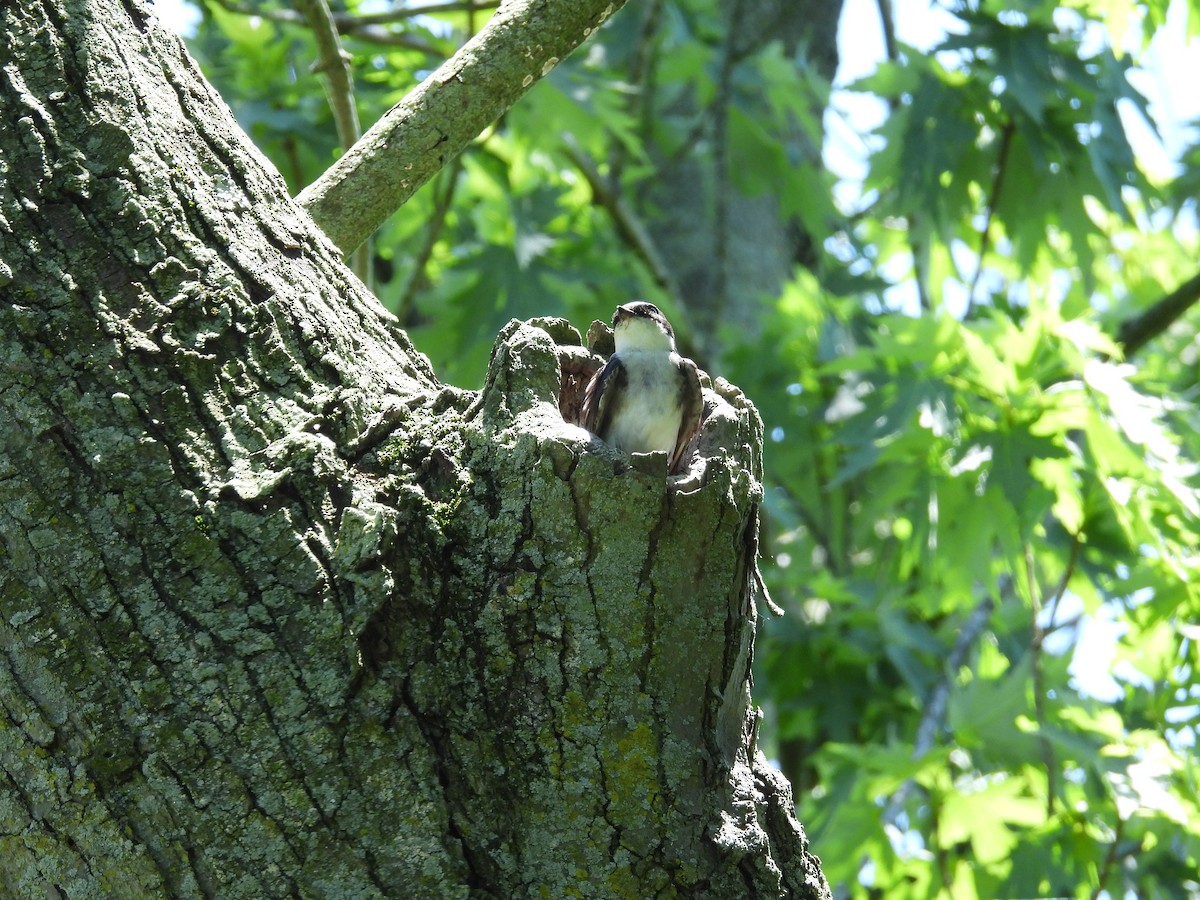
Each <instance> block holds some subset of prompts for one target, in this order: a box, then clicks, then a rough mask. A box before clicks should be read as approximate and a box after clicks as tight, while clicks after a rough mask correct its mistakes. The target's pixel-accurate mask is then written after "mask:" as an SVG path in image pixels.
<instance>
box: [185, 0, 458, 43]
mask: <svg viewBox="0 0 1200 900" xmlns="http://www.w3.org/2000/svg"><path fill="white" fill-rule="evenodd" d="M206 2H208V3H211V4H216V5H217V6H219V7H220V8H221V9H224V10H225V11H227V12H231V13H237V14H238V15H242V16H257V17H259V18H260V19H266V20H267V21H269V22H277V23H279V24H281V25H304V24H305V23H306V20H305V17H304V15H303V14H301V13H298V12H296V11H295V10H292V9H271V8H269V7H261V6H258V5H256V4H253V3H244V2H239V0H206ZM454 5H458V4H454ZM441 11H447V10H441ZM367 18H369V17H367V16H352V15H347V14H346V13H333V21H334V24H335V25H336V26H337V30H338V33H339V34H344V35H353V36H354V37H356V38H358V39H359V40H361V41H367V42H368V43H373V44H386V45H388V46H392V47H403V48H405V49H408V50H416V51H419V52H421V53H427V54H430V55H433V56H442V55H444V54H443V52H442V51H441V50H440V49H439V48H437V47H435V46H434V45H432V44H430V43H429V42H428V41H425V40H421V39H420V38H415V37H412V36H411V35H408V34H405V33H404V32H399V31H393V30H392V29H390V28H386V27H384V26H383V25H379V24H373V23H371V22H368V21H366V19H367ZM372 18H373V17H372ZM400 18H406V17H405V16H393V20H399V19H400Z"/></svg>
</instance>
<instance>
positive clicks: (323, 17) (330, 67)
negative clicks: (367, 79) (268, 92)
mask: <svg viewBox="0 0 1200 900" xmlns="http://www.w3.org/2000/svg"><path fill="white" fill-rule="evenodd" d="M297 6H299V7H300V10H301V11H302V12H303V13H304V16H305V18H307V19H308V25H309V28H310V29H311V30H312V33H313V38H314V39H315V40H316V42H317V54H318V56H317V62H316V63H315V64H314V65H313V67H312V69H313V71H314V72H321V73H323V74H324V75H325V96H326V97H327V98H328V99H329V108H330V110H332V111H333V121H334V123H335V125H336V126H337V133H338V140H339V141H340V142H341V145H342V146H343V147H344V148H346V149H349V148H351V147H353V146H354V144H355V142H356V141H357V140H358V138H359V135H360V134H361V133H362V131H361V129H360V128H359V124H358V109H357V108H356V107H355V105H354V79H353V77H352V76H351V74H350V55H349V54H348V53H347V52H346V51H345V50H343V49H342V42H341V39H340V38H339V37H338V30H337V25H336V23H335V22H334V18H333V13H332V12H330V10H329V4H328V3H327V2H326V0H297ZM350 263H351V264H350V267H351V268H352V269H353V270H354V274H355V275H357V276H358V277H359V280H361V281H362V282H363V283H364V284H368V283H369V282H370V277H371V249H370V244H369V243H364V244H363V245H362V246H360V247H359V248H358V249H356V250H355V251H354V253H353V254H352V256H351V261H350Z"/></svg>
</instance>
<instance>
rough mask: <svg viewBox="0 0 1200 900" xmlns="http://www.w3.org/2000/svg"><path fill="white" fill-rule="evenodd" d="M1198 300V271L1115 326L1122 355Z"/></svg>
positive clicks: (1130, 353)
mask: <svg viewBox="0 0 1200 900" xmlns="http://www.w3.org/2000/svg"><path fill="white" fill-rule="evenodd" d="M1198 300H1200V274H1197V275H1193V276H1192V277H1191V279H1189V280H1188V281H1185V282H1184V283H1183V284H1181V285H1180V286H1179V287H1178V288H1176V289H1175V290H1174V291H1172V292H1171V293H1170V294H1167V296H1165V297H1163V298H1162V299H1161V300H1159V301H1158V302H1157V303H1155V304H1154V305H1153V306H1151V307H1150V308H1149V309H1147V310H1145V311H1143V312H1141V313H1139V314H1138V315H1136V316H1134V317H1133V318H1132V319H1126V320H1125V321H1124V322H1122V323H1121V327H1120V328H1119V329H1117V343H1119V344H1120V345H1121V346H1122V347H1124V348H1125V355H1126V356H1127V357H1128V356H1133V354H1135V353H1137V352H1138V351H1139V350H1141V349H1142V347H1144V346H1145V345H1146V344H1147V343H1149V342H1150V341H1152V340H1153V339H1154V338H1156V337H1158V336H1159V335H1160V334H1162V333H1163V332H1164V331H1166V330H1167V329H1168V328H1170V327H1171V326H1172V325H1173V324H1174V323H1175V322H1176V321H1177V320H1178V319H1179V318H1180V317H1181V316H1183V314H1184V313H1186V312H1187V311H1188V310H1189V309H1191V308H1192V306H1193V305H1194V304H1195V303H1196V302H1197V301H1198Z"/></svg>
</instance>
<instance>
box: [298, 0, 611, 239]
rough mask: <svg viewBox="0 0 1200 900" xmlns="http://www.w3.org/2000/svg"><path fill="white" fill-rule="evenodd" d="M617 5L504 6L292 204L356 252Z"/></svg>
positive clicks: (600, 1) (601, 0)
mask: <svg viewBox="0 0 1200 900" xmlns="http://www.w3.org/2000/svg"><path fill="white" fill-rule="evenodd" d="M623 3H624V0H613V2H608V0H586V2H574V3H557V2H551V0H516V2H512V3H508V4H506V5H505V6H504V7H503V8H501V9H500V10H499V11H498V12H497V13H496V15H494V16H493V17H492V19H491V20H490V21H489V22H488V23H487V25H486V26H484V28H483V30H482V31H480V32H479V34H477V35H476V36H475V37H474V38H472V39H471V40H470V41H468V42H467V43H466V44H465V45H464V46H463V47H462V49H460V50H459V51H458V52H457V53H455V54H454V56H453V57H451V58H450V59H449V60H448V61H447V62H445V63H443V64H442V66H441V67H439V68H438V70H437V71H436V72H434V73H433V74H432V75H431V76H429V77H428V78H426V79H425V81H424V82H422V83H421V84H420V85H419V86H418V87H417V88H415V89H414V90H413V91H411V92H410V93H409V95H408V96H407V97H405V98H404V100H402V101H401V102H400V103H399V104H397V105H396V106H395V107H393V108H392V109H391V110H389V111H388V113H387V114H386V115H384V117H383V118H382V119H380V120H379V121H378V122H376V123H375V125H374V126H372V127H371V129H370V130H368V131H367V133H366V134H365V135H363V137H362V139H361V140H360V141H359V142H358V143H357V144H355V145H354V146H353V147H351V148H350V150H349V151H348V152H347V153H346V154H345V155H343V156H342V157H341V158H340V159H339V160H338V161H337V162H336V163H334V164H333V166H331V167H330V168H329V169H328V170H327V171H326V172H325V174H323V175H322V176H321V177H320V178H318V179H317V180H316V181H315V182H314V183H313V184H311V185H309V186H308V187H307V188H305V189H304V190H303V191H302V192H301V193H300V196H299V197H298V198H297V200H298V201H299V203H300V204H301V205H302V206H304V207H305V208H306V209H307V210H308V212H309V213H310V214H311V215H312V217H313V219H314V220H315V221H316V222H317V224H318V225H319V226H321V229H322V230H323V231H324V232H325V234H326V235H328V236H329V238H330V239H331V240H332V241H333V242H334V243H335V244H337V245H338V246H339V247H341V248H342V250H343V251H348V250H352V249H353V248H355V247H357V246H358V245H359V244H361V243H362V242H363V241H364V240H365V239H366V238H367V236H368V235H369V234H370V233H371V232H373V231H374V230H375V229H376V228H378V227H379V225H380V224H382V223H383V221H384V220H385V219H387V217H388V216H390V215H391V214H392V213H393V212H395V211H396V210H397V209H398V208H399V207H400V206H402V205H403V204H404V202H405V201H406V200H408V198H409V197H411V196H412V195H413V193H414V192H416V190H417V189H418V188H419V187H421V185H423V184H424V183H425V182H426V181H428V180H429V179H430V178H431V177H432V176H433V174H434V173H435V172H437V171H438V170H439V169H441V168H442V166H443V165H445V163H446V161H447V160H448V159H450V158H451V157H454V156H456V155H458V154H459V153H460V152H462V151H463V150H464V149H465V148H466V147H467V146H468V145H469V144H470V143H471V141H472V140H474V138H475V137H476V136H477V135H478V134H479V132H480V131H482V130H483V129H484V128H485V127H486V126H487V125H488V124H489V123H491V122H493V121H495V120H496V118H498V117H499V116H500V115H501V114H502V113H503V112H504V111H505V110H506V109H508V108H509V107H511V106H512V105H513V104H514V103H515V102H516V101H517V99H518V98H520V97H521V95H523V94H524V93H525V92H526V91H527V90H529V88H530V87H531V86H532V85H533V84H534V82H536V81H537V80H538V79H540V78H542V77H544V76H546V75H548V74H549V73H550V71H551V70H552V69H553V68H554V66H555V65H557V64H558V61H559V60H560V59H562V58H563V57H565V56H566V55H567V54H569V53H570V52H571V51H572V50H574V49H575V48H576V47H577V46H579V44H581V43H582V42H583V41H584V40H585V39H586V38H587V37H588V36H589V35H591V33H592V32H593V31H595V30H596V29H597V28H598V27H599V26H600V25H601V24H603V23H604V21H605V20H606V19H607V18H608V17H609V16H610V15H611V14H612V13H613V12H615V11H616V10H617V9H619V8H620V7H621V6H622V5H623ZM534 34H536V35H537V36H538V38H539V40H538V42H536V43H535V42H533V41H531V39H530V35H534Z"/></svg>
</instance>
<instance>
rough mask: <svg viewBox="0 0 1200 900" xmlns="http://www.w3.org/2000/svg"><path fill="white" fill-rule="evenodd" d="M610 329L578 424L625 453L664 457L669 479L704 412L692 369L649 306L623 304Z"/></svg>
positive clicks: (660, 316)
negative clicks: (610, 347)
mask: <svg viewBox="0 0 1200 900" xmlns="http://www.w3.org/2000/svg"><path fill="white" fill-rule="evenodd" d="M612 325H613V341H614V343H615V344H616V352H615V353H613V355H612V356H610V357H609V358H608V362H606V363H605V364H604V366H603V367H602V368H601V369H600V370H599V371H598V372H597V373H596V374H595V375H593V376H592V379H591V381H589V382H588V385H587V388H586V389H585V390H584V394H583V408H582V411H581V413H580V424H581V425H582V426H583V427H584V428H586V429H587V430H588V431H590V432H592V434H595V435H597V436H598V437H599V438H600V439H601V440H603V441H605V442H606V443H608V444H611V445H613V446H615V447H617V448H618V449H620V450H624V451H625V452H626V453H653V452H655V451H663V452H665V453H666V454H667V473H668V474H674V473H676V472H677V471H678V470H679V469H680V468H681V466H682V463H683V455H684V451H685V450H686V449H687V446H688V442H689V441H691V439H692V436H693V435H694V434H695V433H696V431H697V429H698V428H699V427H700V415H701V412H702V410H703V408H704V400H703V395H702V393H701V390H700V375H699V373H698V371H697V369H696V364H695V363H694V362H692V361H691V360H690V359H687V358H686V357H683V356H680V355H679V353H678V352H676V350H675V332H674V330H673V329H672V328H671V323H670V322H668V321H667V317H666V316H664V315H663V314H662V312H661V310H659V308H658V307H657V306H655V305H654V304H653V303H648V302H646V301H645V300H632V301H630V302H629V303H623V304H622V305H620V306H618V307H617V309H616V312H614V313H613V318H612Z"/></svg>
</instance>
